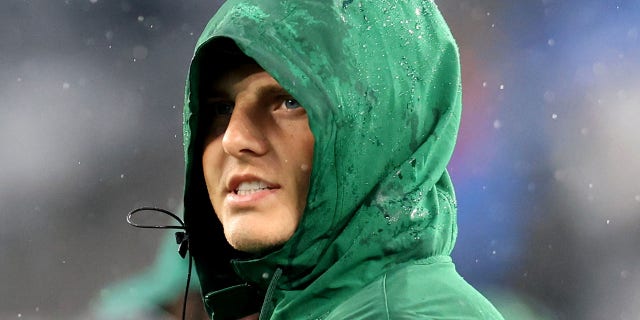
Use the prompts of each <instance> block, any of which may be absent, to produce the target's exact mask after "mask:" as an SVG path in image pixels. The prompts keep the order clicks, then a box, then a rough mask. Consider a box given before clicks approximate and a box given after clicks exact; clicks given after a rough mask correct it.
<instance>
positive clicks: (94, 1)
mask: <svg viewBox="0 0 640 320" xmlns="http://www.w3.org/2000/svg"><path fill="white" fill-rule="evenodd" d="M89 2H91V3H92V4H95V3H96V2H98V0H89Z"/></svg>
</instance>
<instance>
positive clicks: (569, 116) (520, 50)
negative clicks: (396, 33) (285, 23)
mask: <svg viewBox="0 0 640 320" xmlns="http://www.w3.org/2000/svg"><path fill="white" fill-rule="evenodd" d="M436 2H437V3H438V4H439V6H440V8H441V10H442V12H443V14H444V16H445V18H446V19H447V21H448V22H449V24H450V27H451V29H452V32H453V34H454V36H455V37H456V39H457V41H458V44H459V46H460V51H461V59H462V70H463V92H464V105H465V109H464V114H463V120H462V128H461V131H460V136H459V143H458V147H457V150H456V153H455V154H454V158H453V160H452V162H451V165H450V171H451V174H452V177H453V180H454V183H455V185H456V186H457V196H458V202H459V208H458V209H459V213H458V214H459V216H458V220H459V228H460V231H459V236H458V243H457V246H456V249H455V251H454V261H455V262H456V264H457V267H458V270H459V271H460V273H461V274H462V275H463V276H464V277H465V278H466V279H467V280H468V281H470V282H471V283H472V284H474V285H475V286H477V287H478V288H480V289H481V291H482V292H484V293H485V294H486V295H487V296H489V297H490V298H491V300H492V301H494V303H495V304H496V305H497V306H498V308H500V309H501V310H502V311H503V313H504V314H505V317H506V318H507V319H587V320H589V319H594V320H595V319H633V320H637V319H640V303H638V302H640V126H639V125H638V124H637V123H638V122H639V121H640V90H639V88H640V34H639V33H640V0H627V1H625V0H580V1H578V0H564V1H560V0H538V1H497V0H475V1H444V0H440V1H436ZM219 4H220V1H211V0H209V1H205V0H183V1H173V0H155V1H150V0H149V1H142V0H137V1H134V0H110V1H106V0H3V1H2V2H0V284H1V287H2V288H1V289H0V290H1V291H0V319H98V318H100V319H106V318H109V317H110V316H109V315H108V314H109V313H105V311H104V310H105V309H110V308H111V309H113V308H114V307H113V306H114V305H116V306H120V309H122V310H124V311H123V312H128V314H129V316H131V315H132V314H135V313H136V312H141V311H140V310H136V308H139V306H137V305H136V301H139V300H143V299H141V297H148V296H149V295H145V294H143V293H142V292H141V291H140V290H139V287H145V288H150V287H153V286H154V285H156V286H158V284H159V283H168V282H172V283H173V282H175V283H177V284H176V285H174V286H171V288H169V289H166V288H164V287H162V286H159V287H158V290H168V291H169V292H171V290H175V293H171V294H168V296H170V297H169V298H166V297H165V298H158V299H160V300H162V299H164V300H162V301H160V300H159V301H160V302H158V303H159V304H161V305H162V307H161V308H160V309H162V317H165V318H166V319H171V318H170V315H169V314H170V313H171V312H173V311H172V310H173V309H172V308H173V307H174V305H175V303H174V302H175V301H174V300H176V299H177V300H179V299H180V296H181V294H182V290H183V286H184V279H185V278H186V271H185V270H186V268H182V269H179V271H178V272H175V274H177V276H176V275H168V274H165V273H160V274H157V271H154V270H156V269H157V266H158V265H161V264H163V263H169V264H176V265H180V264H181V263H182V260H180V258H179V256H178V255H177V254H172V255H166V254H165V252H166V251H172V252H173V250H175V247H174V246H173V245H172V244H170V242H168V241H167V240H166V239H167V238H168V237H169V236H170V235H168V234H167V233H166V232H162V231H154V230H151V231H146V230H140V229H135V228H132V227H130V226H128V225H127V224H126V222H125V215H126V213H127V212H128V211H130V210H131V209H133V208H136V207H139V206H143V205H153V206H159V207H163V208H167V209H170V210H178V209H179V207H180V199H181V197H182V195H181V193H182V187H183V178H182V172H183V163H182V136H181V132H182V129H181V123H182V119H181V117H182V116H181V112H182V110H181V109H182V100H183V88H184V79H185V75H186V70H187V66H188V64H189V60H190V58H191V55H192V51H193V47H194V45H195V41H196V39H197V37H198V35H199V33H200V31H201V30H202V28H203V27H204V25H205V24H206V22H207V20H208V19H209V18H210V16H211V15H212V14H213V13H214V12H215V9H216V8H217V7H218V6H219ZM161 220H163V221H165V222H169V220H167V219H164V218H161ZM167 243H169V244H167ZM164 244H166V245H164ZM167 248H168V249H167ZM154 268H156V269H154ZM154 272H156V273H154ZM150 274H151V275H153V276H149V275H150ZM175 277H177V279H178V280H175V279H173V278H175ZM169 278H171V279H172V280H169ZM145 281H146V282H145ZM141 283H142V284H141ZM160 287H162V288H160ZM163 288H164V289H163ZM154 297H157V295H156V296H154ZM118 299H120V300H118ZM196 300H197V299H196ZM127 308H129V309H127ZM145 308H149V306H146V307H145ZM122 310H121V311H122ZM127 310H128V311H127ZM105 314H106V316H105ZM111 314H112V316H111V318H113V319H121V318H122V317H120V316H115V315H114V314H115V313H111ZM158 314H159V313H158ZM149 317H150V318H153V319H160V318H161V316H159V315H156V316H149ZM141 318H142V316H140V317H137V319H141Z"/></svg>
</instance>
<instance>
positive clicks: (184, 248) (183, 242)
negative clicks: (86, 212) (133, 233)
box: [127, 207, 282, 320]
mask: <svg viewBox="0 0 640 320" xmlns="http://www.w3.org/2000/svg"><path fill="white" fill-rule="evenodd" d="M140 211H154V212H160V213H164V214H166V215H168V216H170V217H171V218H173V219H174V220H176V221H178V223H179V224H180V225H179V226H171V225H169V226H156V225H140V224H137V223H135V222H133V221H132V218H133V215H134V214H136V213H138V212H140ZM127 223H128V224H129V225H131V226H134V227H136V228H143V229H178V230H184V231H178V232H176V233H175V235H176V243H177V244H178V254H180V256H181V257H182V258H183V259H184V257H185V256H186V255H187V254H188V255H189V258H188V259H189V267H188V268H189V269H188V270H187V285H186V287H185V289H184V300H183V301H182V320H185V319H186V312H187V297H188V296H189V284H190V282H191V264H192V263H193V259H192V257H191V252H190V251H189V234H188V233H187V228H186V227H185V225H184V222H183V221H182V219H180V217H178V216H177V215H175V214H173V213H172V212H170V211H168V210H164V209H160V208H153V207H141V208H138V209H135V210H133V211H131V212H129V214H127ZM281 273H282V272H281ZM274 277H275V276H274ZM269 289H271V286H269Z"/></svg>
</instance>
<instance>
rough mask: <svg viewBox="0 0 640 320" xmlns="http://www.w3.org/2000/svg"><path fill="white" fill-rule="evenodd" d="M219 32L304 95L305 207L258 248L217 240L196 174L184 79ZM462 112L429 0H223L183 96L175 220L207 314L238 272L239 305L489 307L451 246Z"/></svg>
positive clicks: (221, 44)
mask: <svg viewBox="0 0 640 320" xmlns="http://www.w3.org/2000/svg"><path fill="white" fill-rule="evenodd" d="M225 39H232V40H233V41H234V42H235V43H236V44H237V46H238V47H239V48H240V50H242V52H244V53H245V54H246V55H247V56H249V57H251V58H253V59H254V60H255V61H257V63H258V64H259V65H260V66H261V67H262V68H263V69H265V70H266V71H267V72H268V73H269V74H271V75H272V76H273V77H274V78H275V79H276V80H277V81H278V82H279V83H280V84H281V85H282V87H283V88H285V89H286V90H287V91H288V92H289V93H290V94H291V95H292V96H293V97H295V98H296V99H297V100H298V101H299V102H300V103H301V105H302V106H304V107H305V109H306V111H307V114H308V118H309V125H310V128H311V131H312V133H313V135H314V138H315V146H314V157H313V168H312V174H311V184H310V190H309V195H308V198H307V207H306V209H305V212H304V214H303V218H302V220H301V221H300V224H299V226H298V229H297V231H296V233H295V234H294V235H293V237H292V238H291V239H290V240H289V241H288V242H287V243H286V244H285V245H284V246H283V247H282V248H281V249H279V250H278V251H276V252H272V253H270V254H268V255H266V256H261V257H251V256H247V255H244V254H242V253H239V252H237V251H235V250H233V249H232V248H231V247H230V246H229V245H228V244H227V242H226V240H225V239H224V235H223V233H222V227H221V225H220V223H219V222H218V221H217V218H216V216H215V213H214V212H213V209H212V207H211V204H210V203H209V199H208V195H207V191H206V187H205V185H204V181H203V178H202V165H201V163H200V155H201V147H200V146H199V144H201V140H202V139H203V137H202V133H201V131H202V130H203V128H201V127H200V126H199V124H200V121H201V119H200V118H199V114H200V112H199V111H200V110H199V104H198V97H199V95H198V90H199V88H198V81H199V79H200V78H201V76H202V75H201V74H200V71H201V70H202V68H201V67H202V65H203V64H204V62H205V61H203V60H204V58H203V57H207V63H211V60H212V59H213V60H214V62H216V58H215V57H216V55H215V53H216V52H223V51H224V49H225V47H226V44H225V43H228V42H226V41H225ZM211 53H213V55H212V54H211ZM218 60H219V61H217V63H219V64H221V65H223V64H225V60H224V59H223V58H220V59H218ZM460 114H461V85H460V70H459V57H458V51H457V46H456V44H455V42H454V40H453V38H452V36H451V34H450V32H449V29H448V27H447V25H446V23H445V22H444V20H443V18H442V16H441V15H440V13H439V11H438V9H437V7H436V5H435V4H434V3H433V2H432V1H417V0H411V1H406V0H405V1H391V0H387V1H380V0H376V1H355V0H345V1H329V2H327V1H317V0H296V1H293V0H291V1H287V0H260V1H258V0H253V1H246V0H244V1H236V0H231V1H227V2H226V3H225V4H224V5H223V6H222V7H221V8H220V10H219V11H218V12H217V14H216V15H215V16H214V17H213V18H212V20H211V21H210V22H209V24H208V25H207V27H206V28H205V30H204V32H203V34H202V36H201V37H200V39H199V40H198V44H197V48H196V52H195V55H194V59H193V62H192V65H191V68H190V73H189V77H188V80H187V87H186V93H185V111H184V139H185V140H184V141H185V160H186V190H185V223H186V225H187V228H188V231H189V233H190V237H191V250H192V254H193V257H194V259H195V260H194V261H195V264H196V269H197V272H198V275H199V278H200V282H201V286H202V290H203V295H204V296H205V304H206V305H207V307H208V311H209V312H210V313H212V314H213V316H212V318H213V319H216V320H219V319H227V318H230V319H233V318H234V317H236V318H237V317H238V316H241V315H243V314H240V313H239V312H242V310H240V311H238V310H227V308H225V305H227V306H228V305H229V303H217V302H216V301H220V299H222V300H224V299H225V298H224V296H225V293H229V292H231V293H232V294H234V292H238V291H237V290H235V289H237V288H241V290H240V291H244V290H245V289H246V286H244V284H248V287H250V288H255V289H256V292H257V293H258V294H257V297H256V298H247V299H240V300H243V301H244V304H243V305H242V306H241V307H237V308H239V309H243V310H246V312H247V314H248V313H249V312H253V311H257V310H256V308H260V307H262V310H263V312H262V313H261V315H260V317H261V319H385V318H389V319H501V316H500V315H499V314H498V313H497V311H496V310H495V309H494V308H493V306H492V305H491V304H490V303H489V302H488V301H487V300H486V299H484V297H483V296H482V295H481V294H479V293H478V292H477V291H476V290H475V289H473V288H472V287H471V286H470V285H469V284H467V283H466V282H465V281H464V280H463V279H462V278H461V277H460V276H459V275H458V274H457V272H456V271H455V267H454V265H453V263H452V262H451V258H450V257H449V255H450V253H451V250H452V249H453V246H454V243H455V238H456V235H457V227H456V202H455V194H454V190H453V186H452V184H451V180H450V178H449V175H448V173H447V171H446V165H447V163H448V162H449V159H450V157H451V153H452V151H453V148H454V145H455V141H456V136H457V131H458V124H459V120H460ZM230 261H231V262H230ZM280 272H281V274H280ZM274 274H277V275H278V276H277V277H274ZM230 287H231V289H229V288H230ZM220 290H222V291H220ZM267 291H269V292H268V293H267ZM265 295H266V299H265V301H264V304H263V301H262V299H263V297H264V296H265ZM215 306H219V307H215ZM228 309H233V308H232V307H230V306H229V308H228Z"/></svg>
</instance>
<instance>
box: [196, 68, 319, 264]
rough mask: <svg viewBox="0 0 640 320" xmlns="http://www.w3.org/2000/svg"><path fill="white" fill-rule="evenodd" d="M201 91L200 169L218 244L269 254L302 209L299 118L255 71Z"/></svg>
mask: <svg viewBox="0 0 640 320" xmlns="http://www.w3.org/2000/svg"><path fill="white" fill-rule="evenodd" d="M206 89H208V90H205V92H204V93H203V99H202V100H201V101H202V104H203V105H202V107H201V108H202V109H203V110H206V113H209V114H210V116H208V117H207V119H204V122H203V123H205V124H209V125H210V129H209V131H208V135H207V137H206V139H205V144H204V152H203V154H202V166H203V171H204V177H205V182H206V185H207V190H208V192H209V199H210V200H211V204H212V205H213V208H214V210H215V212H216V215H217V216H218V219H219V220H220V222H221V223H222V226H223V227H224V234H225V237H226V238H227V241H228V242H229V243H230V244H231V246H233V247H234V248H236V249H237V250H240V251H244V252H251V253H259V252H265V251H268V250H270V249H273V248H276V247H278V246H280V245H282V244H283V243H284V242H286V241H287V240H289V238H291V236H292V235H293V233H294V232H295V230H296V228H297V226H298V222H299V221H300V218H301V217H302V212H303V211H304V208H305V205H306V199H307V192H308V189H309V176H310V172H311V166H312V161H313V143H314V138H313V135H312V133H311V130H310V129H309V123H308V120H307V114H306V112H305V110H304V109H303V108H302V107H301V106H300V105H299V104H298V102H297V101H296V100H294V99H293V97H291V96H290V95H289V94H288V93H287V92H286V91H285V90H284V89H283V88H282V87H281V86H280V85H279V84H278V82H277V81H276V80H275V79H274V78H273V77H271V76H270V75H269V74H268V73H267V72H265V71H264V70H263V69H262V68H260V67H259V66H258V65H256V64H245V65H242V66H239V67H237V68H235V69H233V70H232V71H230V72H227V73H225V74H223V75H222V77H220V78H219V79H217V81H214V83H213V84H212V85H211V87H210V88H209V87H207V88H206ZM231 111H233V112H231Z"/></svg>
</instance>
